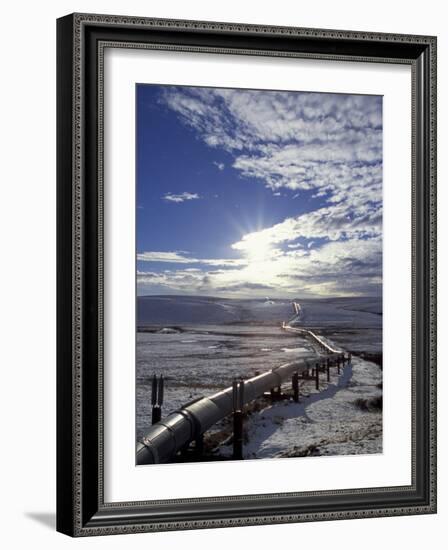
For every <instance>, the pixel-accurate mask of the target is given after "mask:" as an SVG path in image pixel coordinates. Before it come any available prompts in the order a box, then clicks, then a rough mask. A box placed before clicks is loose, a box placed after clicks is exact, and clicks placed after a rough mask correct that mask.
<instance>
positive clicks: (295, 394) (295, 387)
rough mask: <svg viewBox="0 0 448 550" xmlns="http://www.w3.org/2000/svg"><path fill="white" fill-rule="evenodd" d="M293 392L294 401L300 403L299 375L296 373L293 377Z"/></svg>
mask: <svg viewBox="0 0 448 550" xmlns="http://www.w3.org/2000/svg"><path fill="white" fill-rule="evenodd" d="M292 391H293V399H294V401H295V402H296V403H299V373H298V371H296V372H295V373H294V374H293V375H292Z"/></svg>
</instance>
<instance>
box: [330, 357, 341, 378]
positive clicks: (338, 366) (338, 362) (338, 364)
mask: <svg viewBox="0 0 448 550" xmlns="http://www.w3.org/2000/svg"><path fill="white" fill-rule="evenodd" d="M338 372H339V362H338ZM329 381H330V359H327V382H329Z"/></svg>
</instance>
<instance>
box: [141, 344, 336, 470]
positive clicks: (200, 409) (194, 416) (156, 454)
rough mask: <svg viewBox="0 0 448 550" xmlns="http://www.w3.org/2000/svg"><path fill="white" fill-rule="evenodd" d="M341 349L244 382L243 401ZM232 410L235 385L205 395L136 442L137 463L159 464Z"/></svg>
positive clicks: (288, 364) (160, 423) (278, 384)
mask: <svg viewBox="0 0 448 550" xmlns="http://www.w3.org/2000/svg"><path fill="white" fill-rule="evenodd" d="M341 353H342V352H337V353H331V354H328V355H326V356H325V357H324V358H315V357H313V358H307V359H302V360H300V361H294V362H292V363H286V364H284V365H281V366H279V367H276V368H274V369H272V370H270V371H267V372H265V373H263V374H259V375H258V376H255V377H254V378H250V379H249V380H245V381H244V392H243V394H244V399H243V401H244V404H247V403H250V402H251V401H253V400H254V399H256V398H257V397H259V396H260V395H263V393H264V392H266V391H270V390H271V389H272V388H274V387H277V386H280V385H281V383H282V382H284V381H285V380H287V379H289V378H291V376H292V374H293V373H294V372H297V371H303V370H306V369H308V368H309V364H308V362H310V363H312V364H313V365H315V363H319V364H322V363H324V362H326V361H327V359H328V358H332V357H334V356H340V355H341ZM232 410H233V388H232V386H230V387H228V388H226V389H225V390H222V391H219V392H217V393H215V394H213V395H211V396H210V397H202V398H201V399H198V400H196V401H194V402H193V403H190V404H187V405H185V406H184V407H182V408H181V409H179V410H178V411H176V412H174V413H172V414H170V415H168V416H167V417H166V418H165V419H163V420H161V421H160V422H157V424H154V425H153V426H151V427H150V428H149V429H148V430H147V432H146V434H145V435H144V437H143V438H142V441H141V442H139V443H138V444H137V459H136V461H137V464H158V463H163V462H168V461H169V460H170V459H171V458H172V457H173V456H174V455H175V454H176V453H177V451H179V450H180V449H182V448H183V447H185V446H186V445H187V444H188V443H189V442H190V441H193V440H195V439H197V438H198V437H199V436H200V435H201V434H203V433H204V432H205V431H207V430H208V429H209V428H211V426H213V425H214V424H216V422H218V421H219V420H221V419H222V418H224V417H226V416H228V415H229V414H230V413H231V412H232Z"/></svg>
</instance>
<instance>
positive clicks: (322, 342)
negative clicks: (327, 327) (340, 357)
mask: <svg viewBox="0 0 448 550" xmlns="http://www.w3.org/2000/svg"><path fill="white" fill-rule="evenodd" d="M282 329H283V330H287V331H289V332H297V333H299V334H305V335H307V336H311V338H313V340H314V341H315V342H317V344H319V346H320V347H321V348H322V349H323V350H324V351H326V352H327V353H338V354H341V353H344V352H343V351H342V350H338V349H334V348H332V347H331V346H330V345H329V344H328V342H325V340H322V338H321V337H320V336H318V335H317V334H316V333H314V332H313V331H312V330H308V329H307V328H296V327H291V326H290V325H287V324H283V326H282Z"/></svg>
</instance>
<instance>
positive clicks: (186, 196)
mask: <svg viewBox="0 0 448 550" xmlns="http://www.w3.org/2000/svg"><path fill="white" fill-rule="evenodd" d="M162 198H163V199H164V200H166V201H168V202H177V203H180V202H185V201H192V200H196V199H200V198H201V197H200V196H199V195H198V194H197V193H188V191H185V192H184V193H180V194H177V195H176V194H174V193H166V195H164V196H163V197H162Z"/></svg>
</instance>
